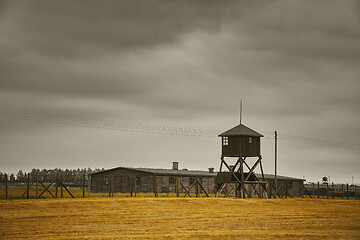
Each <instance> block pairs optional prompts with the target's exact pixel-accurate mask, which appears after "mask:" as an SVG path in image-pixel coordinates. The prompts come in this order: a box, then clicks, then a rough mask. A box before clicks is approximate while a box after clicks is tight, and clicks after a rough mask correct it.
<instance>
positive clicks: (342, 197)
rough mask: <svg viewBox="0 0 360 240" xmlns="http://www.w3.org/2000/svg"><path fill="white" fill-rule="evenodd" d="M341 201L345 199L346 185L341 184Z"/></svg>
mask: <svg viewBox="0 0 360 240" xmlns="http://www.w3.org/2000/svg"><path fill="white" fill-rule="evenodd" d="M341 199H344V184H341Z"/></svg>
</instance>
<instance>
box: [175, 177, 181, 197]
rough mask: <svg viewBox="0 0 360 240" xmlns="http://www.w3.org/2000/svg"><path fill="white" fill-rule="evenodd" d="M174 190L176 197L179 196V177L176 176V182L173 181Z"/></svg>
mask: <svg viewBox="0 0 360 240" xmlns="http://www.w3.org/2000/svg"><path fill="white" fill-rule="evenodd" d="M175 184H176V185H175V191H176V197H179V196H180V193H179V177H176V183H175Z"/></svg>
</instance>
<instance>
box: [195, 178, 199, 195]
mask: <svg viewBox="0 0 360 240" xmlns="http://www.w3.org/2000/svg"><path fill="white" fill-rule="evenodd" d="M195 195H196V197H199V178H197V179H196V185H195Z"/></svg>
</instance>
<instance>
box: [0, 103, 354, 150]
mask: <svg viewBox="0 0 360 240" xmlns="http://www.w3.org/2000/svg"><path fill="white" fill-rule="evenodd" d="M0 116H1V117H7V118H15V119H22V120H30V121H38V122H45V123H50V124H60V125H70V126H75V127H87V128H97V129H106V130H114V131H126V132H138V133H147V134H157V135H173V136H188V137H217V136H218V134H219V132H220V130H209V129H199V128H181V127H168V126H160V125H150V124H139V123H129V122H116V121H108V120H96V119H88V118H83V117H77V116H72V115H65V114H54V113H44V112H35V111H27V110H19V109H13V108H0ZM264 133H265V136H264V139H273V138H274V133H273V132H264ZM278 138H279V140H283V141H289V142H295V143H303V144H311V145H317V146H323V147H331V148H341V149H347V150H359V151H360V145H358V144H350V143H344V142H338V141H331V140H326V139H317V138H310V137H301V136H295V135H290V134H287V133H278Z"/></svg>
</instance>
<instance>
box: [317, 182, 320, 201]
mask: <svg viewBox="0 0 360 240" xmlns="http://www.w3.org/2000/svg"><path fill="white" fill-rule="evenodd" d="M317 195H318V198H320V182H318V184H317Z"/></svg>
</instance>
